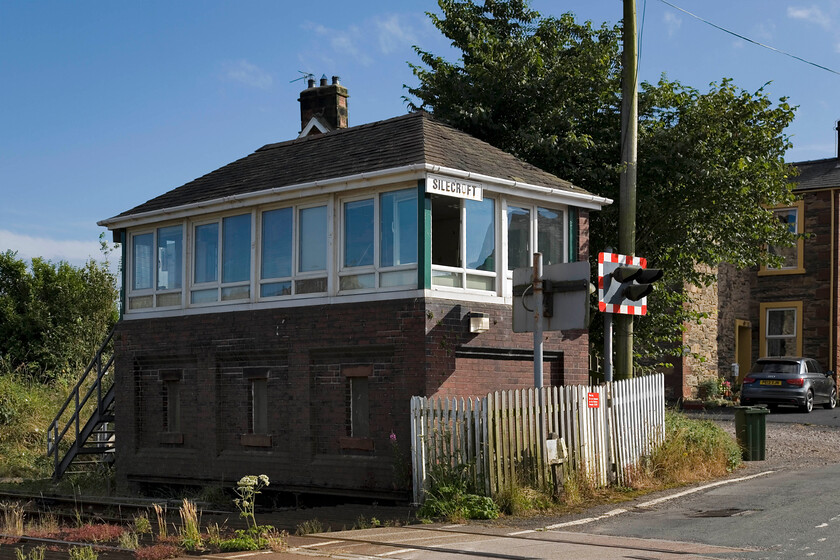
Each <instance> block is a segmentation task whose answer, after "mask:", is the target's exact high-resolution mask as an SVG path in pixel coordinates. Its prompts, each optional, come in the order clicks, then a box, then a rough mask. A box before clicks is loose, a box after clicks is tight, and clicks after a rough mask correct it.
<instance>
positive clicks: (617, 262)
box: [598, 253, 647, 315]
mask: <svg viewBox="0 0 840 560" xmlns="http://www.w3.org/2000/svg"><path fill="white" fill-rule="evenodd" d="M622 265H636V266H640V267H642V268H647V259H646V258H644V257H634V256H632V255H621V254H619V253H598V310H599V311H603V312H605V313H619V314H622V315H646V314H647V298H642V299H641V300H639V302H638V305H616V304H613V303H608V301H609V300H611V299H612V298H613V296H614V295H615V294H614V292H615V289H616V288H617V287H618V286H620V283H619V282H617V281H615V280H613V279H612V278H611V277H610V274H612V271H613V270H615V269H616V268H618V267H619V266H622ZM605 277H606V281H605V280H604V278H605ZM611 285H612V286H611ZM610 287H612V288H613V290H610Z"/></svg>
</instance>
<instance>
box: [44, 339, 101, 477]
mask: <svg viewBox="0 0 840 560" xmlns="http://www.w3.org/2000/svg"><path fill="white" fill-rule="evenodd" d="M114 331H115V329H112V330H111V332H110V333H108V336H107V337H106V338H105V341H104V342H103V343H102V345H101V346H100V347H99V350H97V352H96V355H95V356H94V357H93V359H92V360H91V362H90V364H88V366H87V369H85V372H84V373H83V374H82V376H81V377H80V378H79V381H78V382H77V383H76V386H75V387H73V389H72V390H71V391H70V394H69V395H68V396H67V400H65V401H64V405H63V406H62V407H61V409H60V410H59V411H58V414H56V415H55V418H54V419H53V421H52V422H51V423H50V427H49V430H48V431H47V455H52V456H53V457H54V464H55V465H56V466H58V463H59V460H60V458H59V443H60V442H61V441H62V440H63V439H64V436H65V435H66V434H67V431H68V430H69V429H70V427H71V426H73V425H74V423H75V426H76V430H75V432H76V437H77V438H78V437H79V431H80V420H79V412H80V411H81V409H82V408H84V406H85V405H86V404H87V402H88V400H90V398H91V396H92V395H93V393H94V391H95V392H96V394H97V399H96V407H97V412H98V413H99V414H101V413H102V380H103V378H104V377H105V376H106V375H107V374H108V370H109V369H110V368H111V365H113V363H114V355H113V353H112V354H111V357H110V358H109V359H108V361H107V362H106V363H105V365H104V367H103V365H102V354H103V353H104V352H105V349H106V348H107V346H108V344H110V342H111V339H112V338H113V337H114ZM92 371H96V380H95V381H94V382H93V383H92V384H91V386H90V388H89V389H88V391H87V393H86V394H85V395H84V397H80V391H81V388H82V385H84V383H85V381H86V380H87V378H88V376H89V375H90V373H91V372H92ZM74 401H75V411H74V413H73V415H72V417H71V418H70V419H69V420H68V421H67V423H66V424H65V425H64V428H63V429H62V430H61V432H59V431H58V426H59V423H60V422H61V417H62V416H63V415H64V413H65V412H66V411H67V408H68V407H69V406H70V403H72V402H74Z"/></svg>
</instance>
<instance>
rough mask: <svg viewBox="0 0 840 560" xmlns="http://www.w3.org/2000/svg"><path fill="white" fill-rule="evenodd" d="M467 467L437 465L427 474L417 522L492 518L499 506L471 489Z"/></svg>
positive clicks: (494, 517)
mask: <svg viewBox="0 0 840 560" xmlns="http://www.w3.org/2000/svg"><path fill="white" fill-rule="evenodd" d="M471 471H472V469H471V468H470V466H469V465H463V464H459V465H455V466H451V465H449V464H448V463H447V462H440V463H438V464H436V465H434V466H432V468H431V470H430V471H429V483H430V484H429V490H428V491H427V492H426V500H425V501H424V502H423V505H422V506H420V509H419V510H418V511H417V516H418V517H420V518H421V519H436V518H444V519H447V520H449V521H461V520H464V519H496V518H497V517H499V507H498V506H497V505H496V503H495V502H494V501H493V500H492V499H491V498H489V497H487V496H481V495H479V494H478V493H477V491H476V490H475V488H474V484H473V482H472V476H471Z"/></svg>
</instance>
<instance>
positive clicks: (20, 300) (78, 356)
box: [0, 251, 117, 381]
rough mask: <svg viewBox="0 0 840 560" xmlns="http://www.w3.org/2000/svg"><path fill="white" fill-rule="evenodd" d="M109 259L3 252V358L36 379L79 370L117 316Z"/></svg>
mask: <svg viewBox="0 0 840 560" xmlns="http://www.w3.org/2000/svg"><path fill="white" fill-rule="evenodd" d="M116 298H117V290H116V283H115V278H114V275H113V274H112V273H111V272H110V271H109V270H108V265H107V263H99V262H96V261H94V260H90V261H88V262H87V263H86V264H85V265H84V266H81V267H74V266H72V265H70V264H68V263H66V262H59V263H57V264H56V263H52V262H49V261H45V260H43V259H40V258H35V259H32V262H31V264H30V266H27V264H26V263H25V262H24V261H23V260H22V259H20V258H18V257H17V253H16V252H13V251H6V252H4V253H0V360H2V362H3V365H5V367H6V368H8V369H9V370H14V371H18V372H20V373H23V374H24V375H26V376H28V377H31V378H34V379H36V380H38V381H48V380H51V379H55V378H57V377H61V376H62V375H63V374H64V373H73V374H75V373H77V372H78V369H79V368H82V367H85V366H86V365H87V363H88V362H89V361H90V359H91V358H93V355H94V353H95V352H96V350H97V349H98V347H99V345H100V344H101V343H102V340H103V339H104V338H105V335H106V334H107V333H108V331H109V330H110V329H111V328H112V327H113V325H114V323H115V322H116V320H117V307H116Z"/></svg>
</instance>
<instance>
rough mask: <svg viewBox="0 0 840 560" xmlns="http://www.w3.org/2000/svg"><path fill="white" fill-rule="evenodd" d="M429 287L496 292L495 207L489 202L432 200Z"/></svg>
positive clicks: (437, 198) (441, 198)
mask: <svg viewBox="0 0 840 560" xmlns="http://www.w3.org/2000/svg"><path fill="white" fill-rule="evenodd" d="M432 283H433V284H434V285H436V286H442V287H448V288H465V289H469V290H482V291H494V290H495V289H496V205H495V201H494V200H493V199H492V198H485V199H484V200H480V201H478V200H461V199H458V198H452V197H446V196H432Z"/></svg>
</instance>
